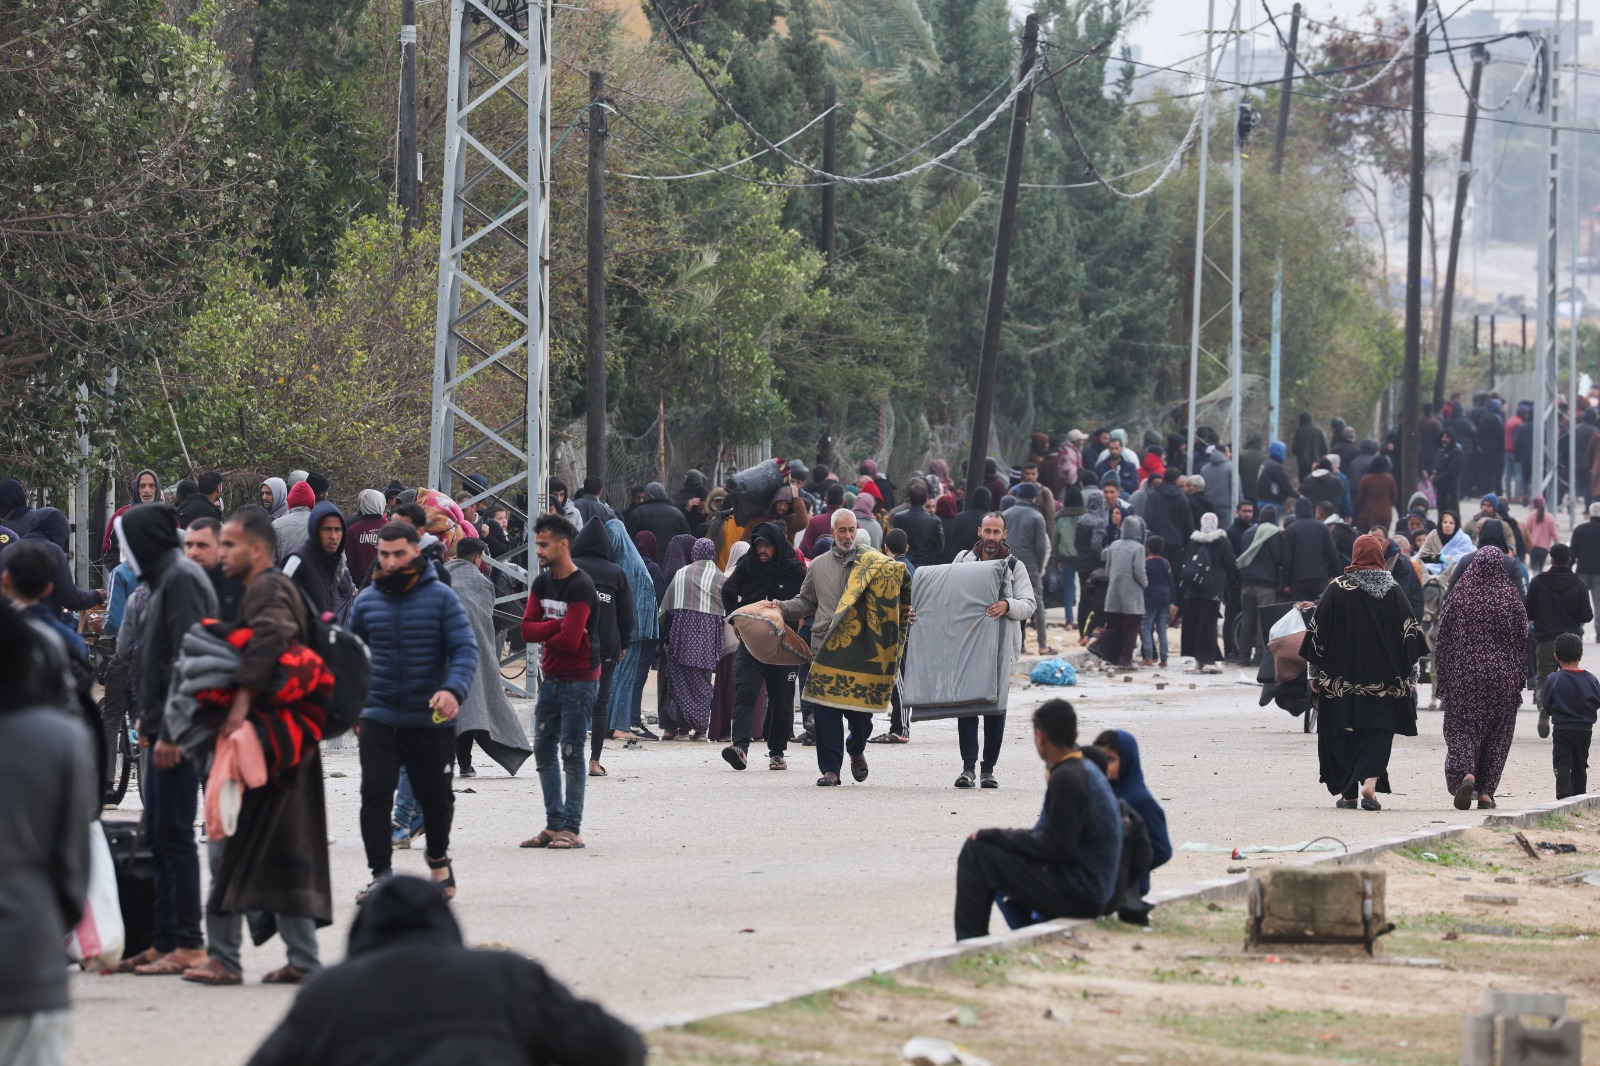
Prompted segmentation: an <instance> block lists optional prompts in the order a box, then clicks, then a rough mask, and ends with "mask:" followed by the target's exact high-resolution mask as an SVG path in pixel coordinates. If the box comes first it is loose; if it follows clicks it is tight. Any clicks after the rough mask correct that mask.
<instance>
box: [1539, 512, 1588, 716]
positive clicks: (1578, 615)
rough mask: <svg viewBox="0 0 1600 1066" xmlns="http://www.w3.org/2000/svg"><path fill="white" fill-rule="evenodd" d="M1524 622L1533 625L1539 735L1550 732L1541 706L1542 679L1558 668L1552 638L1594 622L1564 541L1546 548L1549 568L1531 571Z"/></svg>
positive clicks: (1584, 588) (1580, 632) (1578, 631)
mask: <svg viewBox="0 0 1600 1066" xmlns="http://www.w3.org/2000/svg"><path fill="white" fill-rule="evenodd" d="M1528 621H1529V622H1530V623H1532V625H1533V639H1534V643H1535V644H1536V645H1537V652H1536V653H1535V656H1534V665H1535V669H1536V670H1537V672H1538V680H1537V682H1536V683H1535V685H1534V687H1533V696H1534V702H1535V703H1537V704H1538V705H1539V735H1540V736H1541V737H1547V736H1549V735H1550V712H1549V711H1546V710H1545V708H1544V679H1545V678H1547V677H1549V676H1550V675H1551V674H1553V673H1555V672H1556V670H1558V669H1560V664H1559V663H1557V662H1556V638H1557V637H1559V636H1560V635H1561V634H1563V633H1572V634H1575V635H1577V636H1578V637H1580V638H1581V637H1582V636H1583V627H1584V625H1585V623H1588V622H1592V621H1594V608H1593V607H1592V606H1591V605H1590V603H1589V586H1588V585H1586V584H1584V581H1583V579H1582V578H1580V577H1579V576H1578V575H1577V574H1574V573H1573V572H1572V549H1571V548H1569V547H1567V546H1566V545H1565V544H1556V545H1552V546H1551V548H1550V569H1548V570H1546V571H1544V572H1543V573H1541V574H1535V575H1534V578H1533V580H1532V581H1530V582H1528Z"/></svg>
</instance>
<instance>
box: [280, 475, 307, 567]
mask: <svg viewBox="0 0 1600 1066" xmlns="http://www.w3.org/2000/svg"><path fill="white" fill-rule="evenodd" d="M288 502H289V509H288V510H287V511H285V512H284V514H283V517H282V518H275V519H273V520H272V532H273V533H275V534H276V535H277V537H278V562H280V563H281V562H283V561H284V560H285V559H287V558H288V557H289V553H290V552H292V551H294V550H295V549H296V548H298V547H300V545H302V544H304V543H305V540H306V537H307V535H308V533H307V529H308V527H307V525H306V523H307V521H308V520H309V519H310V518H311V508H313V507H315V506H316V505H317V494H316V493H315V492H312V491H311V486H310V485H307V484H306V483H305V482H304V481H297V482H295V484H294V487H293V488H291V489H290V490H289V501H288Z"/></svg>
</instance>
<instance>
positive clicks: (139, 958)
mask: <svg viewBox="0 0 1600 1066" xmlns="http://www.w3.org/2000/svg"><path fill="white" fill-rule="evenodd" d="M161 954H162V953H161V952H159V951H157V950H156V949H155V948H145V949H144V950H143V951H141V952H139V954H137V955H134V956H133V957H131V958H127V959H123V960H122V961H121V962H119V963H117V968H116V969H114V970H112V971H111V972H112V973H132V972H133V971H134V970H135V969H136V968H138V967H140V966H144V965H147V964H148V963H152V962H155V961H156V960H157V959H159V958H160V957H161Z"/></svg>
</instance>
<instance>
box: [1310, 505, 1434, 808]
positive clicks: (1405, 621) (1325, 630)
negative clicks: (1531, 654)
mask: <svg viewBox="0 0 1600 1066" xmlns="http://www.w3.org/2000/svg"><path fill="white" fill-rule="evenodd" d="M1383 555H1384V544H1383V541H1382V540H1380V539H1378V538H1377V537H1374V536H1372V535H1371V534H1367V535H1366V536H1363V537H1358V538H1357V539H1356V542H1355V547H1354V551H1353V553H1352V558H1351V565H1350V566H1349V567H1347V568H1346V569H1345V572H1344V574H1342V575H1341V576H1340V577H1338V578H1335V579H1334V580H1333V581H1332V582H1331V583H1330V584H1329V585H1328V587H1327V589H1326V590H1325V591H1324V592H1323V594H1322V599H1321V600H1319V601H1318V603H1317V609H1316V612H1315V614H1314V615H1313V616H1312V618H1311V621H1310V623H1309V625H1308V626H1307V628H1306V636H1305V641H1304V643H1303V644H1302V645H1301V648H1300V654H1301V655H1302V656H1303V657H1304V658H1305V660H1306V663H1307V665H1308V669H1309V670H1310V674H1311V677H1310V680H1311V687H1312V690H1313V692H1314V694H1315V699H1316V701H1317V756H1318V760H1319V762H1320V763H1321V770H1322V773H1321V780H1322V783H1323V784H1325V785H1327V786H1328V792H1329V793H1331V794H1332V795H1335V796H1338V797H1339V800H1338V803H1337V804H1336V806H1338V807H1339V808H1341V809H1345V810H1348V809H1351V808H1354V807H1357V806H1359V807H1360V808H1361V809H1362V810H1364V811H1377V810H1382V809H1383V807H1382V805H1381V804H1380V803H1379V802H1378V798H1377V793H1379V792H1388V791H1389V776H1388V770H1389V752H1390V750H1391V748H1392V746H1393V744H1394V738H1395V735H1396V734H1398V735H1400V736H1403V737H1414V736H1416V735H1417V683H1416V667H1417V663H1418V661H1419V660H1421V658H1422V657H1423V656H1424V655H1426V654H1427V650H1428V649H1427V644H1426V642H1425V641H1424V640H1423V636H1422V626H1421V624H1420V623H1419V622H1418V621H1417V619H1416V617H1415V616H1414V615H1413V614H1412V612H1411V604H1410V602H1409V601H1408V600H1407V599H1406V596H1405V593H1404V592H1403V591H1401V589H1400V586H1399V585H1398V584H1397V583H1396V582H1395V579H1394V577H1393V575H1391V574H1390V573H1389V572H1388V570H1387V569H1385V567H1384V558H1383ZM1358 792H1359V793H1360V795H1359V799H1358V797H1357V793H1358Z"/></svg>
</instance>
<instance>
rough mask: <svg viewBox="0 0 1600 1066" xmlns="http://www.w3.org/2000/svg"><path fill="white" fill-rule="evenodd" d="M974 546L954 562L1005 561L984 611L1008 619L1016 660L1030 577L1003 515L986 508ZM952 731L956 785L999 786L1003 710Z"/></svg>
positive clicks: (1029, 604) (1030, 602) (1029, 613)
mask: <svg viewBox="0 0 1600 1066" xmlns="http://www.w3.org/2000/svg"><path fill="white" fill-rule="evenodd" d="M977 549H978V550H977V552H976V553H974V552H973V551H972V550H970V549H968V550H964V551H962V552H960V553H958V554H957V555H956V557H955V559H954V562H956V563H970V562H992V561H994V560H996V559H1004V560H1005V561H1006V580H1005V587H1004V589H1003V591H1004V595H1003V596H1002V597H1001V598H1000V599H998V600H996V601H995V602H994V603H992V604H990V605H989V610H988V612H987V613H988V615H989V617H990V618H1010V619H1012V623H1011V661H1012V662H1016V660H1017V658H1018V657H1019V656H1020V655H1021V654H1022V640H1023V634H1022V629H1023V626H1024V625H1025V624H1026V622H1027V620H1028V619H1030V618H1032V617H1033V611H1034V598H1033V581H1032V579H1031V578H1030V577H1029V576H1028V572H1027V570H1026V569H1024V567H1023V566H1022V564H1021V563H1020V562H1018V561H1017V560H1016V559H1015V558H1014V557H1013V556H1012V555H1011V548H1010V546H1009V545H1007V544H1006V523H1005V519H1004V518H1002V517H1001V515H1000V512H999V511H990V512H989V513H988V514H986V515H984V516H983V524H982V525H980V526H979V527H978V544H977ZM979 718H982V719H983V762H982V763H981V772H980V773H979V775H978V776H977V778H976V779H974V774H973V771H974V770H980V763H979V762H978V719H979ZM956 735H957V737H958V738H959V740H960V743H961V776H960V777H958V778H956V787H957V788H974V787H976V786H977V785H978V784H979V783H980V782H981V783H982V786H983V787H984V788H999V787H1000V782H999V781H996V780H995V776H994V764H995V762H996V761H997V760H998V759H999V758H1000V744H1001V742H1002V741H1003V740H1004V739H1005V735H1006V716H1005V713H1004V712H1001V713H1000V714H985V715H969V716H968V717H965V718H958V719H956Z"/></svg>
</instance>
